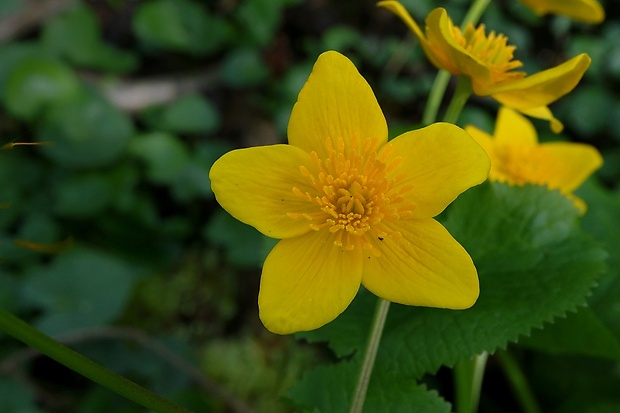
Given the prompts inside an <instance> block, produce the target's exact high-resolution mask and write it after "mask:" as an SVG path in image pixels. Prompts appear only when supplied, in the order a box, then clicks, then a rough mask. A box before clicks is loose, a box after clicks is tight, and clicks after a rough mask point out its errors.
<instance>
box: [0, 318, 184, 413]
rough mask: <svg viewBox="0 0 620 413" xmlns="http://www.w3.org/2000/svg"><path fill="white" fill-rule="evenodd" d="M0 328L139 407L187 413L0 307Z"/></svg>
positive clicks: (163, 412)
mask: <svg viewBox="0 0 620 413" xmlns="http://www.w3.org/2000/svg"><path fill="white" fill-rule="evenodd" d="M0 331H4V332H5V333H7V334H8V335H10V336H12V337H14V338H16V339H17V340H19V341H21V342H23V343H24V344H27V345H29V346H30V347H32V348H34V349H36V350H38V351H40V352H41V353H43V354H45V355H46V356H48V357H50V358H52V359H54V360H56V361H57V362H59V363H61V364H63V365H65V366H66V367H68V368H70V369H71V370H74V371H75V372H77V373H79V374H81V375H83V376H84V377H87V378H89V379H91V380H92V381H94V382H96V383H99V384H100V385H102V386H104V387H107V388H108V389H110V390H112V391H113V392H115V393H118V394H119V395H121V396H123V397H125V398H127V399H129V400H132V401H134V402H135V403H137V404H139V405H141V406H144V407H146V408H148V409H151V410H154V411H156V412H160V413H191V412H190V411H189V410H187V409H185V408H183V407H181V406H178V405H176V404H174V403H172V402H171V401H169V400H166V399H164V398H162V397H161V396H158V395H157V394H155V393H152V392H151V391H149V390H147V389H145V388H144V387H140V386H139V385H137V384H136V383H134V382H132V381H130V380H127V379H126V378H125V377H123V376H119V375H118V374H116V373H113V372H111V371H110V370H108V369H106V368H104V367H102V366H100V365H99V364H97V363H95V362H94V361H92V360H90V359H88V358H86V357H84V356H83V355H81V354H79V353H76V352H75V351H73V350H71V349H70V348H68V347H66V346H65V345H63V344H61V343H59V342H58V341H56V340H54V339H53V338H51V337H49V336H47V335H45V334H44V333H42V332H40V331H39V330H37V329H35V328H34V327H32V326H31V325H30V324H28V323H26V322H24V321H22V320H20V319H19V318H17V317H15V316H14V315H12V314H11V313H8V312H7V311H5V310H4V309H2V308H0Z"/></svg>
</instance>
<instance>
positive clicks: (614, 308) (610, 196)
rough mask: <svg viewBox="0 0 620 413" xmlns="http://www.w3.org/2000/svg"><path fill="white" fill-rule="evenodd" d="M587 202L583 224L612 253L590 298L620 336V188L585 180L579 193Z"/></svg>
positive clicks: (611, 329) (592, 304)
mask: <svg viewBox="0 0 620 413" xmlns="http://www.w3.org/2000/svg"><path fill="white" fill-rule="evenodd" d="M577 194H578V195H579V196H580V197H582V198H583V200H584V201H585V202H586V204H587V205H588V211H587V212H586V215H585V216H584V217H583V226H584V228H585V229H586V230H587V231H588V232H589V233H590V234H592V236H593V237H595V239H596V240H597V241H599V242H601V243H602V244H603V245H604V246H605V247H606V248H607V250H608V251H609V252H610V255H609V271H608V272H607V273H606V274H604V276H603V277H601V280H600V281H599V285H598V287H597V288H596V289H595V290H594V292H593V294H592V296H591V297H589V299H588V302H589V304H590V307H591V308H592V311H593V312H594V313H595V314H596V315H597V317H598V318H599V319H600V320H601V321H602V322H603V324H604V325H605V326H606V327H607V328H609V330H610V331H611V332H612V333H613V334H614V335H615V337H616V339H617V340H620V309H619V308H618V297H620V254H618V252H617V251H618V245H620V231H618V228H620V214H618V211H620V190H619V189H615V190H613V191H611V190H608V189H605V188H603V187H601V186H600V185H598V184H595V183H594V182H593V181H588V182H586V184H585V185H583V186H582V187H581V188H580V190H579V191H578V193H577Z"/></svg>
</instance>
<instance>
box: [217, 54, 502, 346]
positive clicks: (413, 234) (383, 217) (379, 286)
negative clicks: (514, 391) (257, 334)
mask: <svg viewBox="0 0 620 413" xmlns="http://www.w3.org/2000/svg"><path fill="white" fill-rule="evenodd" d="M288 143H289V144H288V145H285V144H280V145H271V146H260V147H252V148H245V149H238V150H234V151H231V152H229V153H227V154H225V155H224V156H222V157H221V158H220V159H219V160H217V161H216V162H215V164H214V165H213V167H212V169H211V171H210V175H209V176H210V178H211V185H212V188H213V192H214V193H215V196H216V198H217V200H218V202H219V203H220V204H221V205H222V207H223V208H224V209H226V210H227V211H228V212H229V213H230V214H231V215H233V216H234V217H235V218H237V219H238V220H240V221H242V222H244V223H246V224H249V225H251V226H253V227H255V228H256V229H257V230H259V231H260V232H262V233H263V234H265V235H267V236H269V237H272V238H277V239H280V241H279V242H278V243H277V244H276V246H275V247H274V248H273V250H272V251H271V252H270V254H269V255H268V257H267V258H266V260H265V263H264V265H263V271H262V276H261V283H260V293H259V297H258V304H259V311H260V314H259V315H260V318H261V320H262V321H263V324H264V325H265V326H266V327H267V328H268V329H269V330H271V331H272V332H274V333H279V334H288V333H292V332H296V331H303V330H312V329H315V328H318V327H320V326H322V325H324V324H326V323H328V322H330V321H332V320H333V319H334V318H336V317H337V316H338V315H339V314H340V313H342V312H343V311H344V310H345V308H346V307H347V306H348V305H349V304H350V302H351V301H352V300H353V298H354V297H355V295H356V293H357V291H358V290H359V287H360V284H363V285H364V286H365V287H366V288H367V289H368V290H370V291H371V292H373V293H374V294H376V295H377V296H379V297H382V298H385V299H387V300H390V301H393V302H397V303H402V304H407V305H419V306H431V307H442V308H452V309H463V308H468V307H470V306H472V305H473V304H474V302H475V301H476V299H477V297H478V292H479V287H478V277H477V272H476V269H475V267H474V265H473V263H472V261H471V258H470V257H469V255H468V254H467V252H466V251H465V250H464V249H463V247H462V246H461V245H460V244H459V243H458V242H457V241H456V240H454V238H452V236H451V235H450V234H449V233H448V231H447V230H446V229H445V228H444V227H443V226H442V225H441V224H439V223H438V222H437V221H435V220H434V219H433V218H432V217H434V216H435V215H437V214H439V213H440V212H441V211H443V210H444V208H445V207H446V206H447V205H448V204H449V203H450V202H452V201H453V200H454V199H455V198H456V197H457V196H458V195H459V194H460V193H461V192H463V191H465V190H466V189H468V188H469V187H471V186H473V185H477V184H479V183H481V182H483V181H484V180H485V179H486V177H487V175H488V171H489V168H490V161H489V159H488V157H487V155H486V154H485V152H484V150H483V149H482V148H481V147H480V146H479V145H478V144H476V143H475V142H474V141H473V139H472V138H471V137H470V136H469V135H467V134H466V133H465V131H464V130H462V129H461V128H459V127H457V126H455V125H452V124H448V123H436V124H433V125H431V126H428V127H426V128H424V129H420V130H415V131H410V132H407V133H404V134H402V135H400V136H398V137H396V138H395V139H393V140H392V141H390V142H389V143H388V132H387V124H386V121H385V117H384V116H383V112H382V111H381V108H380V107H379V104H378V103H377V100H376V98H375V96H374V94H373V92H372V89H371V88H370V86H369V85H368V83H367V82H366V81H365V80H364V78H363V77H362V76H361V75H360V74H359V72H358V71H357V69H356V68H355V66H354V65H353V63H351V61H350V60H349V59H347V58H346V57H344V56H343V55H341V54H339V53H337V52H334V51H329V52H325V53H323V54H322V55H321V56H320V57H319V58H318V60H317V62H316V64H315V65H314V68H313V70H312V73H311V74H310V77H309V78H308V80H307V82H306V84H305V85H304V87H303V89H302V90H301V92H300V93H299V97H298V100H297V103H296V104H295V106H294V107H293V111H292V113H291V118H290V121H289V126H288Z"/></svg>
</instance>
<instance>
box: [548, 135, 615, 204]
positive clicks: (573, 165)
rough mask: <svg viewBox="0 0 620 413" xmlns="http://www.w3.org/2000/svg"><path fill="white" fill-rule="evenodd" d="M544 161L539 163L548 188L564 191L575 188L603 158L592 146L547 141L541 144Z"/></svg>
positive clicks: (600, 163)
mask: <svg viewBox="0 0 620 413" xmlns="http://www.w3.org/2000/svg"><path fill="white" fill-rule="evenodd" d="M541 150H542V151H544V156H545V158H546V159H545V160H546V162H544V163H543V164H542V165H540V168H541V171H540V173H541V175H543V176H545V177H546V180H545V181H546V182H547V183H548V185H549V187H550V188H554V189H555V188H558V189H560V190H562V192H564V193H570V192H572V191H573V190H575V189H577V188H578V187H579V186H580V185H581V184H582V183H583V182H584V181H585V180H586V179H587V178H588V177H589V176H590V175H592V173H593V172H594V171H596V170H597V169H598V168H600V167H601V165H602V164H603V158H602V157H601V154H600V153H599V152H598V150H596V148H594V147H593V146H590V145H587V144H582V143H571V142H549V143H544V144H542V145H541Z"/></svg>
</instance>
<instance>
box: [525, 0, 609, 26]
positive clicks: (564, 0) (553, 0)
mask: <svg viewBox="0 0 620 413" xmlns="http://www.w3.org/2000/svg"><path fill="white" fill-rule="evenodd" d="M519 1H520V2H521V3H523V4H525V5H526V6H527V7H529V8H531V9H532V10H534V12H536V13H537V14H539V15H544V14H562V15H564V16H567V17H570V18H571V19H574V20H577V21H580V22H584V23H601V22H602V21H603V20H605V10H604V9H603V6H601V4H600V3H599V2H598V1H596V0H519Z"/></svg>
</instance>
